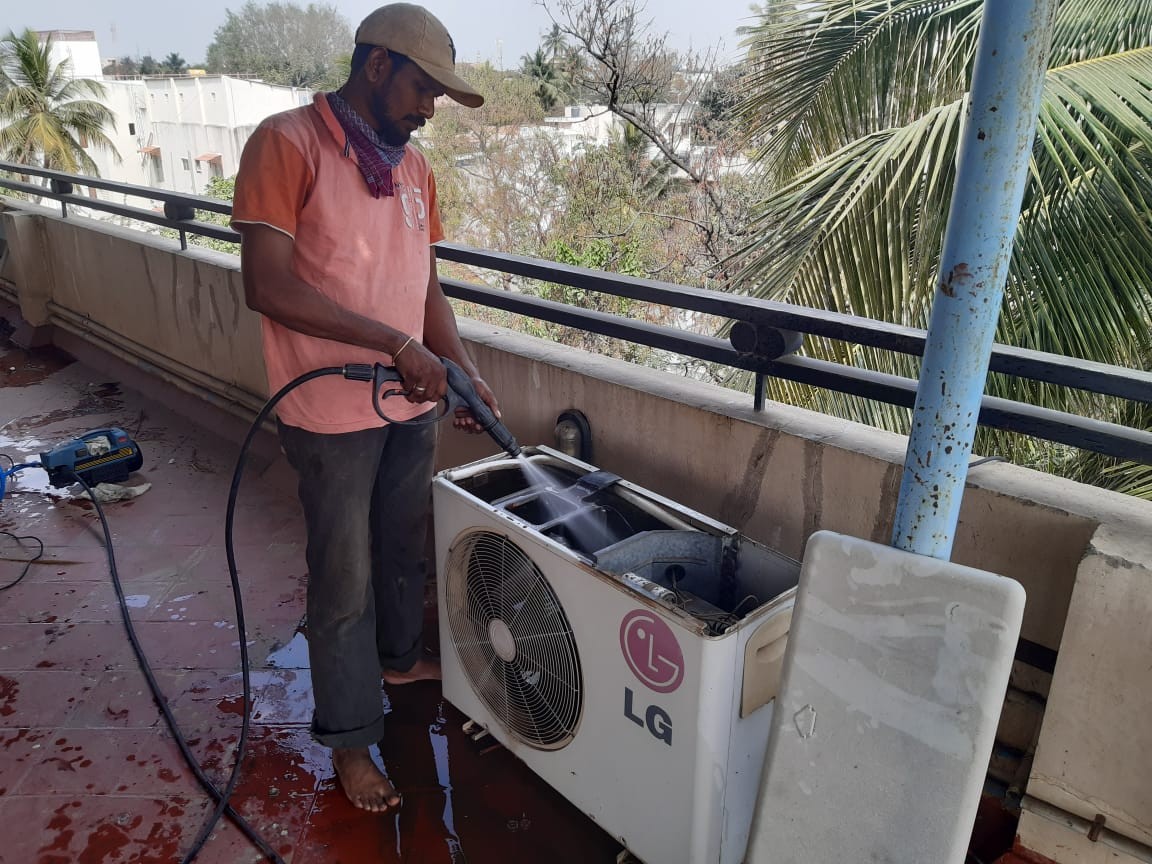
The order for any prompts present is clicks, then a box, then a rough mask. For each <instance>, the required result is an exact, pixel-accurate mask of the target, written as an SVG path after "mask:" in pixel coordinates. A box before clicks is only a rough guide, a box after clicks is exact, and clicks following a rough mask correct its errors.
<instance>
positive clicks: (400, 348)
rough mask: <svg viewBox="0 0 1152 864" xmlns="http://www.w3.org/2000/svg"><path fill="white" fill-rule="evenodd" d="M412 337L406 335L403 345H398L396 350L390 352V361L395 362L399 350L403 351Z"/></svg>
mask: <svg viewBox="0 0 1152 864" xmlns="http://www.w3.org/2000/svg"><path fill="white" fill-rule="evenodd" d="M413 338H414V337H412V336H409V337H408V341H407V342H405V343H404V344H403V345H401V346H400V347H399V348H398V349H397V350H396V351H395V352H394V353H393V354H392V362H393V363H395V362H396V358H397V357H399V356H400V352H401V351H403V350H404V349H405V348H407V347H408V342H411V341H412V339H413Z"/></svg>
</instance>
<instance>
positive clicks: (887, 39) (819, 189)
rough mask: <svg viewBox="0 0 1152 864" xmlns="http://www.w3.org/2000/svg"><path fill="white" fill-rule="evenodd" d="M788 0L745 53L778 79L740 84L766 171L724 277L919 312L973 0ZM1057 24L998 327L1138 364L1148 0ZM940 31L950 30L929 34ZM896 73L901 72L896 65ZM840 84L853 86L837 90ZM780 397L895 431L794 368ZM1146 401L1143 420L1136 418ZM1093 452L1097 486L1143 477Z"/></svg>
mask: <svg viewBox="0 0 1152 864" xmlns="http://www.w3.org/2000/svg"><path fill="white" fill-rule="evenodd" d="M802 5H803V7H804V8H803V9H802V10H797V11H794V12H793V14H792V16H791V18H790V20H789V16H785V19H786V20H785V24H790V25H792V26H794V27H796V28H797V32H796V33H792V34H790V35H789V34H787V33H784V32H783V31H781V30H780V28H781V26H783V25H781V24H780V23H779V22H778V21H775V22H770V23H769V24H768V25H766V28H767V30H768V31H770V32H769V33H768V37H769V38H768V39H767V41H766V42H764V43H762V44H761V45H760V47H761V48H762V49H764V51H765V53H764V54H763V55H762V59H761V60H760V61H759V62H762V63H763V68H764V69H765V70H769V69H770V70H772V74H774V75H775V76H776V80H775V81H774V82H773V83H771V84H770V83H768V80H767V78H762V79H760V80H759V81H757V79H755V78H753V79H750V82H751V83H750V85H749V86H752V87H753V88H755V87H759V88H760V89H759V90H756V91H755V92H752V93H750V94H749V96H748V99H747V100H746V106H751V108H750V110H751V111H752V113H751V115H750V117H749V122H750V123H751V124H752V125H753V128H755V124H757V123H761V124H765V123H766V125H762V127H761V131H763V129H771V130H772V131H773V132H774V135H773V137H772V138H771V139H769V141H768V143H767V145H766V146H765V147H764V149H763V151H762V153H761V157H762V160H763V161H764V162H765V163H766V164H767V165H768V166H769V174H770V175H771V176H773V177H774V178H775V179H776V180H777V183H776V185H775V186H774V187H773V188H770V189H769V192H768V194H767V195H766V197H765V198H764V200H763V201H762V202H761V203H760V205H759V207H758V208H757V210H756V217H755V222H754V226H753V227H754V230H753V231H752V232H751V234H752V236H754V237H755V238H756V239H755V240H754V241H752V242H750V243H749V244H748V245H747V246H746V247H745V248H744V249H742V250H740V252H739V253H738V254H737V256H736V261H737V262H738V264H739V266H740V271H739V275H738V276H737V279H736V282H737V284H738V285H739V286H740V290H744V291H746V292H749V293H752V294H754V295H756V296H763V297H771V298H773V299H779V300H787V301H790V302H794V303H798V304H801V305H805V306H812V307H816V308H826V309H834V310H838V311H844V312H850V313H853V314H857V315H862V316H866V317H870V318H877V319H880V320H884V321H892V322H897V323H902V324H906V325H909V326H916V327H924V326H926V324H927V319H928V315H929V311H930V308H931V303H932V299H933V296H934V293H935V287H936V286H935V281H936V277H937V271H938V267H939V257H940V251H941V246H942V241H943V234H944V229H945V220H946V216H947V213H948V210H949V205H950V202H951V196H952V186H953V183H954V181H955V161H956V153H957V146H958V142H959V132H960V128H961V123H962V114H963V106H964V94H965V91H966V89H967V82H966V77H967V75H968V74H969V68H968V67H969V66H970V63H971V50H972V48H974V45H975V22H977V21H978V19H979V14H980V11H981V9H980V3H979V2H978V0H966V2H936V3H930V2H926V0H895V2H886V0H870V2H868V0H865V2H849V0H825V2H819V3H808V4H802ZM1057 21H1058V23H1057V36H1056V43H1057V44H1055V46H1054V49H1053V58H1054V62H1053V64H1051V65H1050V69H1049V71H1048V74H1047V77H1046V81H1045V88H1044V94H1043V100H1042V106H1041V112H1040V117H1039V122H1038V132H1037V138H1036V143H1035V146H1034V148H1033V154H1032V160H1031V165H1030V174H1029V182H1028V187H1027V190H1026V193H1025V197H1024V206H1023V211H1022V213H1021V217H1020V221H1019V223H1018V229H1017V235H1016V242H1015V247H1014V251H1013V255H1012V261H1011V267H1010V271H1009V276H1008V281H1007V285H1006V289H1005V302H1004V307H1003V311H1002V315H1001V319H1000V324H999V330H998V334H997V340H998V341H1000V342H1004V343H1007V344H1013V345H1019V346H1022V347H1028V348H1034V349H1037V350H1043V351H1049V352H1053V353H1058V354H1065V355H1068V356H1076V357H1083V358H1087V359H1091V360H1095V361H1099V362H1104V363H1113V364H1118V365H1124V366H1135V367H1136V368H1147V366H1146V363H1147V358H1148V346H1149V345H1152V323H1150V322H1152V47H1149V44H1150V43H1152V4H1148V3H1145V2H1140V0H1107V2H1104V0H1064V2H1063V3H1061V5H1060V7H1059V10H1058V16H1057ZM945 33H948V34H952V35H954V36H956V37H957V38H956V39H954V40H952V41H948V40H941V39H940V38H939V37H941V35H942V34H945ZM773 40H775V41H773ZM881 46H883V47H884V48H885V49H886V50H890V49H891V48H892V47H893V46H903V49H906V50H905V53H903V54H902V55H901V57H902V59H903V58H905V57H908V56H911V57H912V58H913V60H912V61H911V62H903V63H902V64H901V66H900V67H899V68H898V67H896V66H894V64H892V63H891V62H889V61H887V60H884V59H882V58H879V57H877V56H871V52H874V51H876V50H879V48H880V47H881ZM912 46H918V47H919V49H920V50H921V51H922V53H920V54H917V53H915V52H914V51H912V50H911V49H912ZM774 52H775V53H774ZM910 52H911V53H910ZM920 61H923V62H922V63H921V62H920ZM764 74H765V75H767V74H768V73H767V72H765V73H764ZM901 77H905V78H909V79H911V81H910V83H909V82H900V81H898V80H894V79H899V78H901ZM927 82H933V83H932V84H931V86H930V85H929V83H927ZM852 86H857V87H858V89H859V93H858V94H857V95H855V96H853V97H850V98H849V97H847V96H846V93H847V91H848V90H850V89H851V87H852ZM880 94H886V95H888V96H889V97H892V98H894V99H896V101H897V102H898V103H899V105H898V106H896V107H892V108H890V109H888V110H887V111H881V110H876V108H875V106H874V105H873V104H872V103H871V100H874V99H876V98H878V97H879V96H880ZM926 101H927V102H930V103H931V104H925V102H926ZM753 109H755V110H753ZM765 118H767V120H766V119H765ZM805 350H806V352H807V353H808V354H810V355H812V356H819V357H824V358H827V359H831V360H835V361H836V362H841V363H848V364H851V365H855V366H860V367H863V368H868V369H873V370H877V371H884V372H891V373H894V374H900V375H903V376H905V377H912V378H915V377H916V375H917V372H918V368H917V367H918V365H919V363H918V361H917V360H916V359H915V358H909V357H903V356H893V355H890V354H887V353H886V352H878V351H874V350H872V349H866V348H861V347H859V346H848V345H843V344H838V343H834V342H828V341H826V340H812V341H811V342H810V343H809V344H808V345H807V346H806V349H805ZM1141 364H1145V365H1141ZM988 392H989V393H992V394H994V395H1000V396H1004V397H1006V398H1012V399H1017V400H1019V401H1026V402H1032V403H1034V404H1043V405H1047V406H1049V407H1053V408H1057V409H1059V410H1067V411H1073V412H1075V413H1079V414H1081V415H1084V416H1093V417H1100V418H1102V419H1112V418H1122V417H1128V416H1129V415H1128V414H1126V413H1125V412H1126V411H1129V410H1130V409H1131V405H1130V404H1129V405H1127V406H1126V404H1125V403H1119V404H1118V403H1117V401H1116V400H1110V399H1106V398H1103V397H1098V396H1094V395H1091V394H1084V393H1081V392H1079V391H1075V390H1069V389H1067V388H1060V387H1052V386H1050V385H1040V384H1036V383H1034V382H1028V381H1021V380H1017V379H1008V378H1004V377H1003V376H998V375H992V376H990V378H989V382H988ZM774 395H779V396H781V397H784V398H787V399H788V400H789V401H797V402H800V403H802V404H807V405H809V406H810V407H813V408H816V409H817V410H821V411H827V412H829V413H834V414H837V415H839V416H846V417H850V418H852V419H857V420H863V421H865V422H870V423H874V424H876V425H881V426H884V427H885V428H890V429H897V430H899V431H906V426H905V425H904V424H906V423H907V412H905V411H904V410H903V409H893V408H891V407H890V406H877V405H874V404H872V403H868V402H867V401H865V400H858V399H853V398H850V397H843V396H840V395H837V394H830V393H827V392H824V391H818V390H812V389H811V388H804V387H797V386H795V385H788V384H776V385H774ZM1141 417H1142V418H1143V422H1145V423H1147V422H1148V420H1149V418H1148V417H1147V416H1146V415H1134V419H1135V420H1136V421H1140V419H1141ZM1140 428H1146V427H1140ZM977 446H978V447H981V448H983V449H984V452H1001V454H1002V455H1009V456H1010V458H1016V459H1021V460H1026V461H1030V462H1033V463H1035V464H1038V465H1041V466H1051V467H1052V468H1053V470H1059V471H1061V472H1063V473H1067V474H1069V476H1073V475H1075V476H1079V474H1077V472H1079V471H1081V469H1079V468H1077V467H1076V466H1077V464H1078V462H1077V459H1076V458H1074V456H1075V454H1074V453H1073V454H1072V455H1069V454H1070V452H1071V451H1068V450H1067V448H1055V447H1052V446H1050V445H1047V444H1043V443H1038V442H1036V441H1033V440H1031V439H1026V438H1022V437H1021V436H1012V435H1006V434H1003V433H996V432H991V431H987V430H985V431H982V432H981V434H980V437H979V438H978V441H977ZM1080 461H1083V460H1080ZM1106 467H1107V470H1104V468H1103V467H1099V466H1098V469H1099V470H1097V471H1096V474H1097V475H1099V478H1104V479H1100V481H1099V482H1101V483H1105V482H1106V478H1109V477H1111V476H1112V475H1113V474H1115V475H1117V478H1119V479H1115V481H1114V483H1112V481H1107V482H1109V483H1112V485H1115V486H1116V488H1119V487H1120V486H1121V485H1123V486H1124V487H1125V488H1126V489H1128V490H1129V491H1130V490H1131V489H1133V488H1136V489H1146V485H1145V486H1141V485H1140V481H1137V480H1133V481H1131V482H1129V479H1126V478H1130V477H1133V476H1143V475H1142V473H1141V472H1136V473H1135V474H1133V473H1132V471H1131V470H1129V469H1130V467H1131V466H1128V468H1123V467H1117V466H1114V465H1112V466H1106ZM1110 472H1111V473H1110ZM1120 475H1123V476H1122V477H1121V476H1120Z"/></svg>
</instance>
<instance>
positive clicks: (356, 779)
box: [332, 747, 400, 813]
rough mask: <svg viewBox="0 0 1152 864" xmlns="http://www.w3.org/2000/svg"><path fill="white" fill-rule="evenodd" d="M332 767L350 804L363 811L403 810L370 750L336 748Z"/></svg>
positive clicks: (398, 797)
mask: <svg viewBox="0 0 1152 864" xmlns="http://www.w3.org/2000/svg"><path fill="white" fill-rule="evenodd" d="M332 767H333V768H335V769H336V776H337V777H338V778H340V786H341V788H343V790H344V794H345V795H347V796H348V800H349V801H351V802H352V803H353V804H355V805H356V806H357V807H359V808H360V809H361V810H368V811H370V812H372V813H386V812H387V811H389V810H391V809H393V808H395V807H399V806H400V795H399V793H398V792H397V791H396V789H395V787H394V786H393V785H392V784H391V783H389V782H388V778H387V777H385V776H384V775H383V774H381V773H380V769H379V768H377V767H376V763H375V762H373V761H372V757H371V756H370V755H369V753H368V749H367V748H364V749H363V750H354V749H349V748H344V747H336V748H333V750H332Z"/></svg>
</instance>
